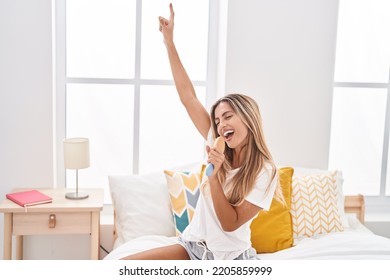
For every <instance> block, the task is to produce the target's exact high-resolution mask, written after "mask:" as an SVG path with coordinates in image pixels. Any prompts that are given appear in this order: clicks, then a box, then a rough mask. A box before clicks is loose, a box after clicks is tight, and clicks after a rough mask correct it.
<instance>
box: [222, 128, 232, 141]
mask: <svg viewBox="0 0 390 280" xmlns="http://www.w3.org/2000/svg"><path fill="white" fill-rule="evenodd" d="M233 134H234V130H226V131H225V132H224V133H223V137H224V138H225V141H227V142H228V141H230V140H231V139H232V137H233Z"/></svg>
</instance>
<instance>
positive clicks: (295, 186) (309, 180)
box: [291, 171, 344, 240]
mask: <svg viewBox="0 0 390 280" xmlns="http://www.w3.org/2000/svg"><path fill="white" fill-rule="evenodd" d="M336 180H337V172H336V171H332V172H329V173H328V174H312V175H294V176H293V182H292V201H291V215H292V221H293V233H294V235H293V236H294V239H296V240H298V239H301V238H303V237H311V236H314V235H317V234H323V233H329V232H336V231H343V230H344V228H343V224H342V219H341V215H340V211H342V210H343V209H338V199H339V197H338V195H339V194H338V189H337V183H336Z"/></svg>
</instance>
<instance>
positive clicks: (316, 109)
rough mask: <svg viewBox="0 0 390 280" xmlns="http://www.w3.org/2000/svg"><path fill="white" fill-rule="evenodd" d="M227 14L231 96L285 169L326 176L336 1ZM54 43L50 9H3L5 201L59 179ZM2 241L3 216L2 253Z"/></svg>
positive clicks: (80, 245) (37, 253)
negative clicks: (240, 98)
mask: <svg viewBox="0 0 390 280" xmlns="http://www.w3.org/2000/svg"><path fill="white" fill-rule="evenodd" d="M228 10H229V12H228V13H229V14H228V30H227V49H226V52H227V61H226V67H227V68H226V91H227V92H232V91H240V92H244V93H247V94H250V95H253V96H254V97H255V98H256V99H257V100H258V102H259V105H260V107H261V110H262V114H263V118H264V125H265V130H266V135H267V138H268V142H269V145H270V147H271V149H272V151H273V152H274V155H275V158H276V159H277V161H278V162H279V163H281V164H287V165H302V166H308V167H310V166H313V167H320V168H321V167H322V168H326V167H327V161H328V147H329V129H330V107H331V92H332V88H331V85H332V79H333V62H334V44H335V32H336V31H335V30H336V18H337V1H336V0H315V1H314V0H294V1H291V0H285V1H282V0H274V1H265V0H245V1H242V0H230V1H229V7H228ZM51 36H52V34H51V0H34V1H31V0H0V38H1V43H0V131H1V136H2V137H0V198H4V196H5V194H6V193H7V192H9V191H10V190H11V189H12V188H14V187H33V188H39V187H51V186H52V184H53V182H54V179H55V178H54V168H53V142H52V140H53V125H52V122H53V112H52V108H53V107H52V105H53V104H52V101H53V99H52V70H53V69H52V53H51V51H52V50H51V44H52V41H51V38H52V37H51ZM32 239H33V241H34V242H30V241H31V240H32ZM2 240H3V215H0V252H2V250H3V242H2ZM88 254H89V241H88V237H80V236H74V237H63V236H47V237H30V238H27V240H26V244H25V256H26V257H27V258H29V259H50V258H53V259H65V258H79V259H83V258H87V257H88ZM0 258H2V253H0Z"/></svg>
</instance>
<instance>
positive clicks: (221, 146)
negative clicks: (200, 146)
mask: <svg viewBox="0 0 390 280" xmlns="http://www.w3.org/2000/svg"><path fill="white" fill-rule="evenodd" d="M214 148H216V150H217V151H218V152H220V153H223V152H224V151H225V141H224V140H223V138H222V137H218V138H217V139H215V141H214ZM213 172H214V165H213V164H212V163H209V164H207V167H206V176H207V177H209V176H211V175H212V174H213Z"/></svg>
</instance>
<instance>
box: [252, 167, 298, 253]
mask: <svg viewBox="0 0 390 280" xmlns="http://www.w3.org/2000/svg"><path fill="white" fill-rule="evenodd" d="M293 174H294V169H293V168H291V167H283V168H279V181H280V185H281V187H282V190H283V196H284V199H285V200H286V204H287V205H286V206H283V204H281V203H280V202H278V201H277V200H276V199H275V198H274V199H273V201H272V204H271V208H270V209H269V211H260V213H259V215H258V216H257V217H256V218H255V219H254V220H253V221H252V224H251V241H252V246H253V248H255V249H256V251H257V253H273V252H276V251H279V250H282V249H287V248H290V247H291V246H292V245H293V229H292V220H291V214H290V209H291V187H292V176H293Z"/></svg>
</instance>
